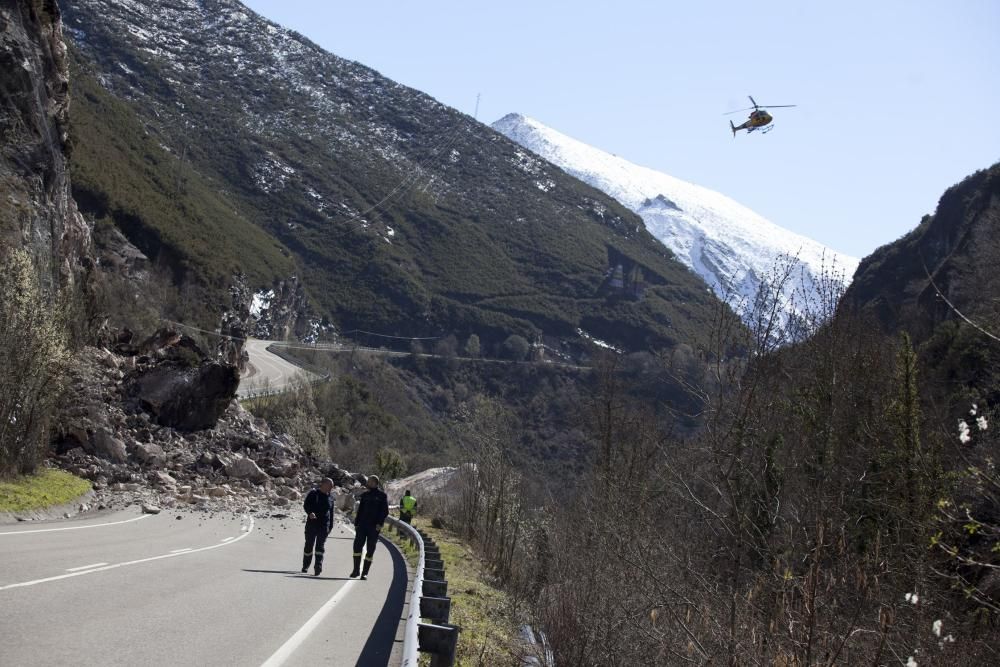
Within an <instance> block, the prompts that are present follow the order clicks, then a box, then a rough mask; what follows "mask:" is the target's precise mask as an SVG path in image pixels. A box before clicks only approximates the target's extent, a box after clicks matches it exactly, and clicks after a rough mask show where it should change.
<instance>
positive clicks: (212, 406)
mask: <svg viewBox="0 0 1000 667" xmlns="http://www.w3.org/2000/svg"><path fill="white" fill-rule="evenodd" d="M239 383H240V377H239V372H238V371H237V370H236V369H235V368H234V367H232V366H224V365H222V364H219V363H216V362H206V363H202V364H200V365H196V366H185V365H183V364H180V363H177V362H168V363H161V364H158V365H155V366H153V367H151V368H149V369H148V370H145V371H143V372H140V373H138V374H137V375H136V376H135V377H133V378H132V379H131V381H130V382H129V387H128V393H129V396H131V397H132V398H133V399H135V400H136V401H138V403H139V405H140V406H141V407H142V409H144V410H145V411H146V412H148V413H150V414H151V415H152V416H153V418H154V419H155V420H156V421H157V423H159V424H161V425H163V426H170V427H172V428H175V429H178V430H181V431H198V430H202V429H209V428H214V427H215V424H216V422H217V421H218V420H219V417H221V416H222V414H223V413H224V412H225V411H226V408H227V407H229V404H230V402H232V400H233V397H235V396H236V388H237V387H238V386H239Z"/></svg>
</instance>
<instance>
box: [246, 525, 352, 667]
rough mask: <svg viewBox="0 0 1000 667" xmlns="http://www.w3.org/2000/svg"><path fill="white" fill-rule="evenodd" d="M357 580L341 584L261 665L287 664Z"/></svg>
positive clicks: (267, 666) (274, 666) (266, 666)
mask: <svg viewBox="0 0 1000 667" xmlns="http://www.w3.org/2000/svg"><path fill="white" fill-rule="evenodd" d="M347 529H348V530H349V531H351V533H354V532H355V531H354V528H353V527H351V526H350V525H348V526H347ZM341 532H343V531H341ZM357 581H358V580H357V579H351V580H350V581H348V582H347V583H345V584H344V585H343V586H341V587H340V590H339V591H337V592H336V593H334V594H333V597H331V598H330V599H329V600H327V601H326V603H325V604H324V605H323V606H322V607H320V608H319V609H318V610H317V611H316V613H315V614H313V615H312V617H311V618H310V619H309V620H308V621H306V623H305V625H303V626H302V627H301V628H299V629H298V630H297V631H296V632H295V634H294V635H292V636H291V637H289V638H288V641H286V642H285V643H284V644H282V645H281V646H280V647H279V648H278V650H277V651H275V652H274V653H273V654H272V655H271V657H270V658H268V659H267V660H265V661H264V663H263V664H262V665H261V667H280V666H281V665H283V664H285V661H287V660H288V658H290V657H291V655H292V654H293V653H295V649H297V648H298V647H299V646H301V645H302V642H304V641H305V640H306V639H307V638H308V637H309V635H310V634H312V631H313V630H315V629H316V628H317V626H319V624H320V623H322V622H323V619H324V618H326V617H327V616H328V615H329V614H330V612H331V611H333V608H334V607H336V606H337V603H338V602H340V600H341V598H343V597H344V596H345V595H347V591H349V590H350V589H351V587H352V586H353V585H354V584H355V583H356V582H357Z"/></svg>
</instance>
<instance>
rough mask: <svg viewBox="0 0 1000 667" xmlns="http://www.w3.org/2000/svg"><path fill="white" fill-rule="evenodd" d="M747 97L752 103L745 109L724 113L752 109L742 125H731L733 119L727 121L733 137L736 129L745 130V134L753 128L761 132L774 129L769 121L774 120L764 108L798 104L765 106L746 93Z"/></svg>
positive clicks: (787, 105) (781, 107)
mask: <svg viewBox="0 0 1000 667" xmlns="http://www.w3.org/2000/svg"><path fill="white" fill-rule="evenodd" d="M747 97H749V98H750V104H752V105H753V106H752V107H747V108H746V109H737V110H736V111H729V112H727V113H726V114H724V115H728V114H731V113H740V112H742V111H750V110H751V109H753V111H750V118H748V119H747V121H746V122H745V123H743V124H742V125H733V121H729V128H730V129H731V130H732V131H733V136H734V137H735V136H736V132H737V131H738V130H746V131H747V134H750V133H751V132H753V131H754V130H760V131H761V134H767V133H768V132H770V131H771V130H772V129H774V126H773V125H771V124H770V123H771V121H772V120H774V118H772V117H771V114H769V113H768V112H767V111H765V109H783V108H785V109H787V108H789V107H794V106H798V105H796V104H769V105H766V106H765V105H762V104H757V102H755V101H754V99H753V97H751V96H750V95H747Z"/></svg>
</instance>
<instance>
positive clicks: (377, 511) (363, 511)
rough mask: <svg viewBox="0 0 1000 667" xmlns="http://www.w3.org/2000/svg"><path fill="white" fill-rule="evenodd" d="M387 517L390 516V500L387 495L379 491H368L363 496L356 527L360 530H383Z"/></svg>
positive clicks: (359, 504) (355, 523)
mask: <svg viewBox="0 0 1000 667" xmlns="http://www.w3.org/2000/svg"><path fill="white" fill-rule="evenodd" d="M387 516H389V499H388V498H386V497H385V493H384V492H382V491H380V490H379V489H368V490H367V491H365V492H364V493H362V494H361V502H360V503H358V513H357V514H356V515H355V517H354V525H355V526H357V527H359V528H372V527H374V526H378V527H379V528H381V527H382V524H383V523H385V518H386V517H387Z"/></svg>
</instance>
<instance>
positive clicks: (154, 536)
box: [0, 510, 407, 667]
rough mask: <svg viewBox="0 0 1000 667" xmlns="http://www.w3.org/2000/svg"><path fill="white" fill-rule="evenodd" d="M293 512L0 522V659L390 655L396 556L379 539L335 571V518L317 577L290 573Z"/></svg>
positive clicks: (269, 661) (387, 661)
mask: <svg viewBox="0 0 1000 667" xmlns="http://www.w3.org/2000/svg"><path fill="white" fill-rule="evenodd" d="M299 514H301V513H300V512H295V513H294V514H293V515H294V517H295V518H286V519H275V518H268V519H257V520H252V519H250V518H249V517H239V516H234V515H232V514H222V513H217V514H214V515H211V514H208V513H204V514H202V513H198V512H194V513H183V514H182V513H179V512H175V511H170V512H166V511H165V512H163V513H161V514H159V515H155V516H153V515H142V514H138V513H137V511H135V510H132V511H128V512H118V513H114V514H107V515H105V516H102V517H99V518H91V519H87V520H82V521H60V522H52V523H32V524H27V525H25V524H19V525H17V526H0V628H2V632H0V665H5V666H6V665H11V666H13V665H60V664H61V665H184V666H185V667H189V666H191V665H208V664H211V665H266V666H267V667H277V666H278V665H363V666H365V667H368V666H369V665H372V666H375V665H378V666H380V667H381V666H382V665H397V664H399V661H400V648H401V643H400V642H399V641H397V638H401V637H402V634H401V632H402V628H401V627H400V619H401V618H403V616H404V603H405V597H406V587H407V574H406V565H405V562H404V560H403V558H402V556H401V555H400V554H399V552H398V551H397V550H396V549H395V548H394V547H392V546H390V545H388V543H386V542H385V540H383V541H382V544H380V545H379V547H378V549H377V551H376V554H375V561H374V566H373V568H372V572H371V575H370V577H369V579H368V580H367V581H360V580H351V579H348V578H347V575H348V573H349V572H350V569H351V540H352V538H353V536H352V534H351V533H350V532H349V527H348V526H346V525H345V524H338V525H336V526H335V527H334V529H333V531H332V533H331V535H330V539H329V540H328V541H327V547H326V562H325V564H324V572H323V574H322V575H321V576H320V577H313V576H311V574H310V575H302V574H300V573H299V567H300V566H301V554H302V534H303V524H302V522H301V520H300V519H299V518H298V516H299ZM177 516H181V517H182V518H181V519H180V520H178V519H176V517H177ZM310 572H311V571H310ZM397 635H398V637H397Z"/></svg>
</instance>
